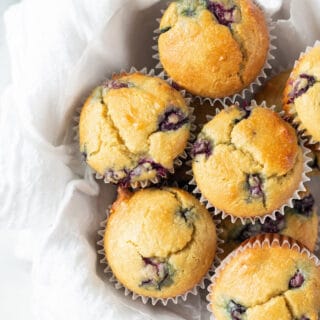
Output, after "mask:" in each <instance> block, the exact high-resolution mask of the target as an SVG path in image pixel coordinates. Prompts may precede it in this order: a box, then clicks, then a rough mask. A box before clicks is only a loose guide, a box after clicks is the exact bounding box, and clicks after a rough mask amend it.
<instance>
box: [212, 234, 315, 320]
mask: <svg viewBox="0 0 320 320" xmlns="http://www.w3.org/2000/svg"><path fill="white" fill-rule="evenodd" d="M267 236H268V235H267ZM249 241H250V240H249ZM253 241H254V240H253V239H252V240H251V243H253ZM261 241H262V240H261ZM280 241H281V240H280ZM289 241H291V240H289ZM260 243H262V242H260ZM282 244H283V242H280V245H279V243H278V244H277V243H275V242H272V246H271V247H270V246H269V245H268V244H267V243H264V245H262V247H261V246H257V245H256V246H254V247H253V248H252V247H246V249H244V250H243V251H240V250H238V251H237V252H236V254H235V256H233V257H232V258H231V259H230V260H228V261H227V260H225V262H222V264H223V268H221V269H220V272H219V273H218V276H217V277H216V278H215V282H214V283H213V285H212V287H211V293H210V295H209V296H208V298H209V300H210V308H211V310H212V312H213V314H214V317H215V319H216V320H257V319H259V320H318V319H319V317H320V299H319V296H320V265H318V266H317V265H316V263H315V261H314V260H311V259H310V258H309V256H308V254H307V253H306V252H303V253H302V252H301V251H298V250H297V249H294V248H292V245H291V246H290V247H289V246H288V245H282ZM218 271H219V270H218Z"/></svg>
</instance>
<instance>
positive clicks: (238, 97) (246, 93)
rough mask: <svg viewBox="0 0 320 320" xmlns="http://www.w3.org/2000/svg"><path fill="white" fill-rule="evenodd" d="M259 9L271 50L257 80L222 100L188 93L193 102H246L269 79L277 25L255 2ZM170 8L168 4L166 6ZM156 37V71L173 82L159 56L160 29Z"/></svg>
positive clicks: (158, 21)
mask: <svg viewBox="0 0 320 320" xmlns="http://www.w3.org/2000/svg"><path fill="white" fill-rule="evenodd" d="M253 2H254V3H255V5H256V6H257V7H259V9H260V10H261V11H262V12H263V13H264V16H265V19H266V24H267V27H268V32H269V49H268V53H267V57H266V61H265V64H264V66H263V67H262V69H261V71H260V73H259V74H258V76H257V77H256V79H255V80H254V81H253V82H251V84H250V85H248V86H247V87H246V88H244V89H242V90H241V91H240V92H238V93H235V94H233V95H230V96H227V97H222V98H209V97H203V96H199V95H193V94H191V93H189V92H188V95H189V96H190V97H192V99H193V100H199V102H200V104H203V103H204V102H209V103H210V105H211V106H213V105H214V103H215V102H216V101H219V102H221V103H235V102H236V101H244V100H246V99H248V98H252V95H253V94H254V93H255V92H256V88H259V87H260V86H261V85H262V84H263V82H264V81H265V80H266V79H267V71H268V70H270V69H272V65H271V62H272V60H274V59H275V57H274V55H273V54H272V53H271V52H272V51H275V50H276V49H277V47H276V45H275V44H274V42H275V40H276V39H277V37H276V35H275V34H274V31H275V26H276V25H275V23H274V22H273V21H272V19H271V18H270V17H269V16H268V15H267V14H266V12H265V10H264V9H263V8H262V7H261V5H260V4H258V3H257V2H256V1H253ZM166 6H167V7H168V3H167V5H166ZM160 12H161V17H162V15H163V14H164V12H165V10H164V9H162V10H160ZM156 21H157V23H158V25H160V21H161V18H157V19H156ZM154 34H155V36H154V37H153V40H154V41H155V45H153V46H152V49H153V50H154V51H156V54H154V55H153V56H152V57H153V58H154V59H155V60H157V64H156V66H155V68H156V69H161V70H162V71H163V72H164V73H165V75H166V77H168V79H170V80H171V81H172V82H174V80H173V79H172V78H170V76H169V75H168V74H167V72H166V71H165V69H164V67H163V65H162V63H161V61H160V56H159V48H158V38H159V34H160V28H159V27H158V28H157V29H156V30H154Z"/></svg>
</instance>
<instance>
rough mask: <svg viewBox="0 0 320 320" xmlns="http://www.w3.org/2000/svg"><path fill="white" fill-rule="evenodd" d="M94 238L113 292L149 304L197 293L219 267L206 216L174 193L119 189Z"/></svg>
mask: <svg viewBox="0 0 320 320" xmlns="http://www.w3.org/2000/svg"><path fill="white" fill-rule="evenodd" d="M101 227H102V230H100V231H99V232H98V233H99V235H100V237H101V238H102V239H101V240H99V241H98V246H99V247H100V248H101V247H102V249H100V250H99V251H98V253H99V254H101V255H102V256H103V258H102V259H101V260H100V262H101V263H103V264H106V265H107V266H106V268H105V269H104V272H105V273H107V274H108V278H109V280H110V281H111V282H113V283H114V286H115V287H116V288H117V289H121V288H123V289H124V294H125V295H126V296H127V295H130V296H131V297H132V299H134V300H135V299H137V298H140V299H141V300H142V302H143V303H147V302H151V303H152V304H153V305H155V304H156V303H158V302H159V303H162V304H163V305H167V303H168V302H169V301H172V302H173V303H175V304H176V303H178V302H179V300H180V299H182V300H183V301H185V300H186V299H187V296H188V294H190V293H191V294H194V295H196V294H198V289H199V288H202V289H203V288H204V287H205V284H204V281H205V279H210V276H211V275H212V273H213V271H214V269H215V266H216V265H217V264H218V263H219V262H220V261H219V260H218V259H217V258H216V255H217V253H221V249H219V248H218V245H219V242H221V240H219V238H218V234H219V233H220V232H221V231H220V230H219V229H216V227H215V223H214V221H213V218H212V216H211V215H210V214H209V212H208V211H207V210H206V209H205V208H204V207H203V206H202V205H201V204H200V202H199V201H198V200H197V199H195V198H194V196H192V195H191V194H189V193H187V192H186V191H184V190H182V189H178V188H171V187H163V188H161V189H156V188H148V189H141V190H139V191H136V192H134V193H131V192H129V191H128V190H123V189H121V188H120V189H119V193H118V199H117V201H116V202H114V203H113V205H112V206H111V207H110V208H109V210H108V212H107V219H106V220H105V221H103V222H102V223H101Z"/></svg>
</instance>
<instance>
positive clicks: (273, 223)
mask: <svg viewBox="0 0 320 320" xmlns="http://www.w3.org/2000/svg"><path fill="white" fill-rule="evenodd" d="M284 227H285V218H284V216H283V215H281V214H278V215H277V216H276V220H272V219H271V218H269V217H268V218H267V219H266V220H265V222H264V223H263V224H261V231H262V232H265V233H277V232H280V231H282V230H283V229H284Z"/></svg>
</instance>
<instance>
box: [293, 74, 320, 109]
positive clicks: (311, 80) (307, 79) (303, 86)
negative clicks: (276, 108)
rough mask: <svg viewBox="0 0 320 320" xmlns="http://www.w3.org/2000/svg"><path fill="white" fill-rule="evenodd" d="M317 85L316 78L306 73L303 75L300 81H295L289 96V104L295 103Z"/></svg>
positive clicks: (299, 78)
mask: <svg viewBox="0 0 320 320" xmlns="http://www.w3.org/2000/svg"><path fill="white" fill-rule="evenodd" d="M315 83H316V78H315V77H314V76H310V75H308V74H305V73H303V74H301V75H300V76H299V77H298V79H297V80H295V81H294V83H293V89H292V91H291V92H290V93H289V94H288V96H289V99H288V103H293V102H294V100H295V99H296V98H298V97H300V96H301V95H303V94H304V93H305V92H307V91H308V90H309V88H311V87H312V86H313V85H314V84H315Z"/></svg>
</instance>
